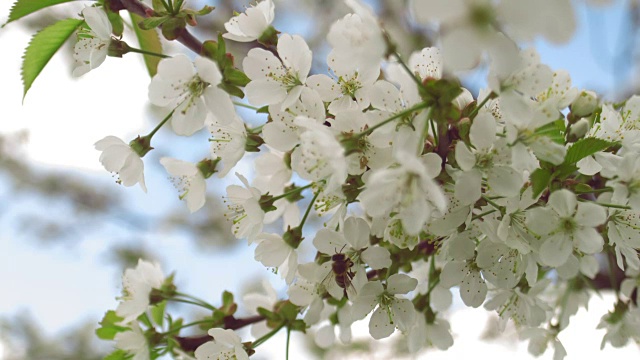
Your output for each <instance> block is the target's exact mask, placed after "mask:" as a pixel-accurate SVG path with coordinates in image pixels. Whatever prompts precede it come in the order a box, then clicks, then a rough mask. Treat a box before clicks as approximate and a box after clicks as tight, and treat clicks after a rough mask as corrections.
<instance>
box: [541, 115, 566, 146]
mask: <svg viewBox="0 0 640 360" xmlns="http://www.w3.org/2000/svg"><path fill="white" fill-rule="evenodd" d="M564 131H565V124H564V120H562V119H561V120H556V121H554V122H551V123H549V124H547V125H545V126H541V127H539V128H537V129H536V134H539V135H544V136H546V137H548V138H550V139H551V140H552V141H553V142H555V143H558V144H562V145H564Z"/></svg>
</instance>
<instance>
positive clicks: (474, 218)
mask: <svg viewBox="0 0 640 360" xmlns="http://www.w3.org/2000/svg"><path fill="white" fill-rule="evenodd" d="M496 211H498V210H496V209H493V210H489V211H485V212H483V213H481V214H478V215H473V217H471V220H472V221H473V220H477V219H480V218H482V217H483V216H485V215H489V214H492V213H494V212H496Z"/></svg>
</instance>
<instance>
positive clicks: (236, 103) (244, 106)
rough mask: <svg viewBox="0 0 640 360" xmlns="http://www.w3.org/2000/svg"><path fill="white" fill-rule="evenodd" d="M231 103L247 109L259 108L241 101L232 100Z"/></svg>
mask: <svg viewBox="0 0 640 360" xmlns="http://www.w3.org/2000/svg"><path fill="white" fill-rule="evenodd" d="M233 105H236V106H240V107H243V108H247V109H251V110H255V111H258V110H260V108H257V107H255V106H251V105H248V104H244V103H241V102H239V101H234V102H233Z"/></svg>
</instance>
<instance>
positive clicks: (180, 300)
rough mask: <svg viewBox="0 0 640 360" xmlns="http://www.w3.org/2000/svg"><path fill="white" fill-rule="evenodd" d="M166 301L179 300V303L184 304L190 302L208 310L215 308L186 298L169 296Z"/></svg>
mask: <svg viewBox="0 0 640 360" xmlns="http://www.w3.org/2000/svg"><path fill="white" fill-rule="evenodd" d="M167 301H175V302H179V303H184V304H191V305H196V306H200V307H203V308H205V309H208V310H215V308H214V307H211V306H207V305H206V304H203V303H199V302H197V301H191V300H187V299H180V298H170V299H167Z"/></svg>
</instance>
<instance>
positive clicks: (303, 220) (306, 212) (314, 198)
mask: <svg viewBox="0 0 640 360" xmlns="http://www.w3.org/2000/svg"><path fill="white" fill-rule="evenodd" d="M318 195H320V190H318V192H317V193H316V194H315V195H313V199H311V202H310V203H309V206H308V207H307V211H305V212H304V216H303V217H302V221H300V225H299V226H298V228H299V229H301V230H302V227H303V226H304V223H305V222H306V221H307V217H309V213H310V212H311V208H312V207H313V203H315V202H316V199H317V198H318Z"/></svg>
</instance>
